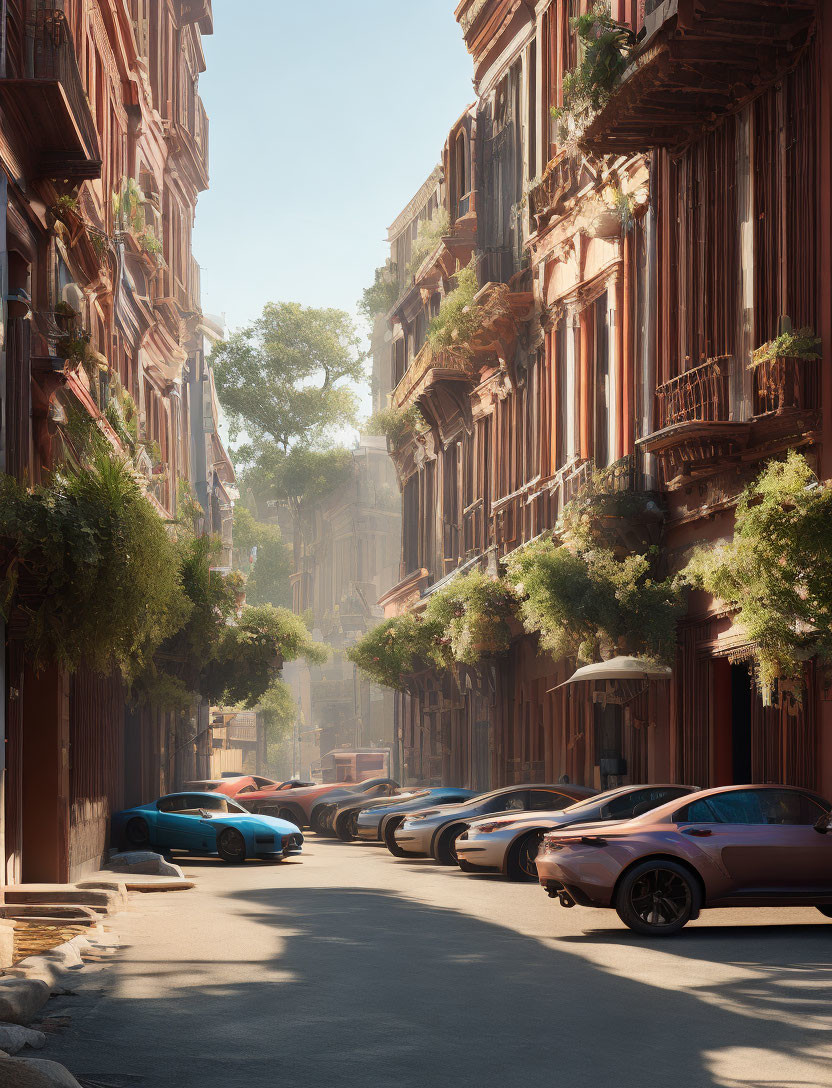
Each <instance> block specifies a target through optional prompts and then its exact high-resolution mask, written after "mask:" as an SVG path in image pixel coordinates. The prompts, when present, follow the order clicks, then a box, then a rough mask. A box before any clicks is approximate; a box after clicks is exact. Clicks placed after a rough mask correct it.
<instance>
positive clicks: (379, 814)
mask: <svg viewBox="0 0 832 1088" xmlns="http://www.w3.org/2000/svg"><path fill="white" fill-rule="evenodd" d="M476 796H477V793H476V790H463V789H458V788H457V787H456V786H433V787H426V788H425V789H423V790H420V791H419V792H415V790H414V792H413V793H412V794H411V795H410V797H401V798H395V797H394V798H392V799H390V800H387V801H379V802H373V803H372V804H371V805H368V806H366V807H365V808H362V809H361V811H360V812H359V813H358V819H357V821H356V837H357V838H359V839H363V840H364V841H365V842H379V841H382V842H383V841H384V833H383V828H384V827H387V828H388V829H390V833H391V834H392V829H393V828H395V827H396V825H397V824H399V823H401V821H402V820H404V819H405V818H406V817H407V816H408V815H409V814H410V813H411V812H424V810H425V809H426V808H438V807H439V806H441V805H458V804H461V803H462V802H463V801H467V800H468V799H469V798H471V797H476Z"/></svg>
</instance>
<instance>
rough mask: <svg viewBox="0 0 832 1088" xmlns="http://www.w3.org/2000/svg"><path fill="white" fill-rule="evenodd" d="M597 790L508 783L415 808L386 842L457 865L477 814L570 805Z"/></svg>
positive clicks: (401, 853)
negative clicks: (460, 843) (460, 844)
mask: <svg viewBox="0 0 832 1088" xmlns="http://www.w3.org/2000/svg"><path fill="white" fill-rule="evenodd" d="M595 792H596V791H595V790H592V789H589V788H588V787H587V786H573V785H557V786H541V785H536V784H529V785H525V786H505V787H504V788H503V789H501V790H493V791H492V792H491V793H483V794H480V796H479V797H473V798H471V800H470V801H465V802H463V803H462V804H461V805H448V806H446V807H445V808H430V809H427V810H423V811H422V812H414V813H412V814H410V815H409V816H407V817H406V818H405V819H404V820H403V821H402V822H401V823H400V824H399V826H398V827H397V828H395V830H394V831H393V832H392V834H391V835H389V837H387V838H385V842H386V843H387V847H388V849H389V850H390V853H391V854H394V855H396V856H397V857H405V856H406V855H416V856H418V855H429V856H431V857H432V858H433V859H434V861H438V862H439V864H440V865H456V863H457V854H456V845H455V843H456V838H457V836H458V835H461V834H462V832H463V831H464V830H465V828H466V827H467V825H468V822H469V821H470V820H473V819H476V817H477V816H488V815H494V814H496V813H498V812H500V813H503V812H522V811H524V810H526V809H542V810H545V811H547V812H551V811H554V810H558V809H562V808H566V806H567V805H571V804H574V802H575V801H578V800H580V799H581V798H583V797H588V796H590V795H592V794H594V793H595Z"/></svg>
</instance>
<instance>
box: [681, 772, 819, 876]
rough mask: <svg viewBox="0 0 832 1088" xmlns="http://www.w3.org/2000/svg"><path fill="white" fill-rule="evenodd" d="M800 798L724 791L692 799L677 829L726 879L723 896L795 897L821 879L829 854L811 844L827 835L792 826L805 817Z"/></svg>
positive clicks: (772, 792)
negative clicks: (695, 841) (692, 839)
mask: <svg viewBox="0 0 832 1088" xmlns="http://www.w3.org/2000/svg"><path fill="white" fill-rule="evenodd" d="M800 797H801V794H800V793H799V792H798V791H795V790H788V789H783V790H772V789H768V790H765V789H757V790H755V789H748V790H729V791H727V792H725V793H722V794H715V795H712V796H710V797H708V798H701V799H698V800H696V801H692V802H691V804H690V805H689V806H688V812H687V820H686V821H685V822H681V821H680V823H679V830H680V831H681V833H682V834H685V835H690V836H692V837H695V838H697V839H698V840H699V842H698V845H699V846H700V847H701V848H702V849H703V850H704V851H705V852H707V853H709V854H711V855H712V856H713V858H714V860H715V861H716V862H717V863H718V864H719V866H720V868H721V869H722V870H723V872H724V873H725V874H726V875H727V877H728V879H729V881H730V884H731V887H730V889H728V890H727V891H728V894H734V895H748V896H754V895H757V896H764V895H767V894H788V893H789V892H792V893H794V894H797V893H798V891H799V889H800V888H807V887H809V886H811V884H810V883H809V882H818V881H822V880H823V873H822V871H821V869H822V864H823V859H824V857H825V856H828V855H825V854H824V851H823V849H822V846H823V844H822V843H821V842H820V841H817V842H816V841H814V840H822V839H825V838H826V836H825V835H819V834H818V832H816V831H815V830H814V828H813V827H812V825H811V824H808V823H806V824H801V823H798V822H794V821H795V820H799V819H805V818H806V816H804V815H802V813H803V812H805V810H804V809H801V806H800V803H799V799H800ZM701 816H705V817H706V819H697V817H701ZM829 854H832V851H829ZM815 886H817V883H816V884H815Z"/></svg>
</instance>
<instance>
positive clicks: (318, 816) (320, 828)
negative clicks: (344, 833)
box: [309, 805, 327, 835]
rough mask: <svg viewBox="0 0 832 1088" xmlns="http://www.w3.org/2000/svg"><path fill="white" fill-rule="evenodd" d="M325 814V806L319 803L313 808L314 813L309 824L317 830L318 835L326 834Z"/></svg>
mask: <svg viewBox="0 0 832 1088" xmlns="http://www.w3.org/2000/svg"><path fill="white" fill-rule="evenodd" d="M323 816H324V806H323V805H318V807H317V808H314V809H312V815H311V816H310V817H309V826H310V828H311V829H312V830H313V831H314V832H315V834H316V835H326V833H327V832H326V828H325V827H324V825H323V823H322V821H323Z"/></svg>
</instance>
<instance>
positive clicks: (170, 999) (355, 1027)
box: [41, 835, 832, 1088]
mask: <svg viewBox="0 0 832 1088" xmlns="http://www.w3.org/2000/svg"><path fill="white" fill-rule="evenodd" d="M183 868H184V869H185V873H186V876H189V877H192V878H194V879H195V880H196V881H197V888H196V890H194V891H190V892H182V893H171V894H160V895H147V896H139V897H138V898H134V900H133V910H132V911H131V912H129V913H126V914H122V915H120V916H119V917H118V918H117V919H116V921H115V929H116V931H117V932H118V933H119V935H120V937H121V941H122V948H121V950H120V952H119V953H118V954H117V955H116V957H115V959H114V960H113V961H112V962H110V963H108V964H106V965H105V966H104V967H103V968H102V969H101V970H97V969H96V968H92V969H90V968H87V969H86V970H85V971H84V972H83V974H81V975H79V976H78V977H77V980H76V981H75V982H74V986H75V990H76V993H75V994H74V995H69V996H63V997H58V998H56V999H55V1000H53V1002H52V1003H51V1004H50V1005H49V1007H48V1013H49V1015H51V1016H61V1015H65V1016H70V1017H71V1018H72V1022H71V1025H70V1027H69V1028H68V1030H67V1031H66V1032H65V1033H63V1034H61V1035H58V1036H55V1037H53V1039H51V1040H50V1043H49V1045H48V1047H47V1049H46V1050H45V1051H43V1052H42V1055H41V1056H43V1057H47V1058H51V1059H54V1060H56V1061H60V1062H63V1063H64V1064H65V1065H66V1066H68V1067H69V1069H70V1070H71V1071H72V1072H73V1073H74V1074H75V1075H76V1076H77V1077H78V1078H79V1079H80V1080H81V1081H82V1082H86V1083H87V1084H93V1085H95V1086H96V1088H99V1086H106V1088H132V1086H136V1088H142V1086H144V1085H148V1086H150V1085H153V1086H156V1085H159V1086H163V1085H171V1086H174V1085H175V1086H176V1088H196V1086H199V1088H238V1086H243V1085H246V1086H249V1085H252V1084H264V1085H265V1084H287V1085H291V1086H292V1088H306V1086H310V1088H311V1086H318V1085H338V1086H341V1085H344V1086H346V1085H350V1086H352V1085H362V1086H363V1085H367V1084H372V1085H373V1086H374V1088H381V1086H386V1085H390V1086H393V1085H395V1086H397V1088H411V1086H413V1088H416V1086H420V1088H424V1086H439V1085H442V1086H444V1085H462V1086H466V1088H468V1086H470V1088H490V1086H492V1085H493V1086H500V1088H513V1086H515V1085H521V1084H523V1085H526V1084H530V1085H531V1084H549V1083H555V1082H558V1083H563V1084H568V1085H570V1088H584V1086H585V1088H604V1086H609V1085H612V1084H615V1085H617V1086H620V1088H659V1086H665V1085H671V1084H674V1085H679V1086H680V1088H705V1086H717V1085H719V1086H730V1088H740V1086H743V1088H748V1086H754V1088H762V1086H772V1088H775V1086H777V1088H781V1086H784V1085H800V1086H801V1088H821V1086H828V1085H830V1083H832V1075H830V1064H829V1062H830V1058H832V1045H830V1041H829V1040H830V1035H829V1032H830V1029H832V1002H830V987H832V965H831V964H830V955H829V949H830V926H829V924H828V923H826V922H825V921H824V919H823V918H822V917H821V916H820V914H818V912H817V911H815V910H811V909H799V910H758V911H752V910H748V911H738V910H734V911H706V912H704V913H703V915H702V917H701V919H700V920H699V921H697V922H694V923H692V924H691V925H689V926H688V928H687V929H686V930H685V931H684V932H683V933H682V934H681V935H680V936H678V937H676V938H673V939H671V940H667V941H665V942H661V941H658V940H653V941H650V940H647V939H642V938H639V937H637V936H635V935H634V934H632V933H630V932H628V931H627V930H625V929H624V927H623V926H622V925H621V924H620V923H619V921H618V919H617V917H616V916H615V915H614V914H613V913H612V912H606V911H604V912H600V911H596V912H593V911H589V910H585V909H581V908H575V909H573V910H568V911H567V910H564V909H563V908H561V907H559V906H557V905H556V904H554V903H553V902H551V901H550V900H549V899H548V898H547V897H546V895H545V894H544V893H543V891H542V890H541V889H540V888H539V887H537V886H535V885H518V884H509V883H506V882H504V881H503V880H501V879H500V878H498V877H491V876H484V875H483V876H477V877H472V876H466V875H465V874H463V873H461V872H460V871H458V870H457V869H446V868H441V867H439V866H436V865H434V864H433V863H432V862H429V861H427V860H412V861H398V860H395V859H393V858H392V857H391V856H390V855H389V854H388V852H387V851H386V850H385V849H384V848H383V847H382V846H377V845H371V844H354V845H345V844H343V843H340V842H337V841H334V840H321V839H316V838H315V836H314V835H310V836H309V837H308V839H307V845H306V846H305V850H304V855H303V858H302V859H300V860H297V861H290V862H286V863H283V864H277V865H275V864H267V863H262V862H256V861H254V862H252V861H250V862H247V863H246V864H245V865H244V866H242V867H240V868H237V867H234V866H231V865H225V864H223V863H221V862H219V861H218V860H217V859H215V858H214V859H207V858H206V859H204V860H202V859H185V860H184V863H183Z"/></svg>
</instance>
